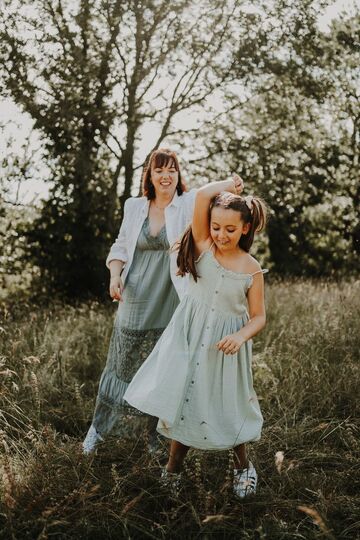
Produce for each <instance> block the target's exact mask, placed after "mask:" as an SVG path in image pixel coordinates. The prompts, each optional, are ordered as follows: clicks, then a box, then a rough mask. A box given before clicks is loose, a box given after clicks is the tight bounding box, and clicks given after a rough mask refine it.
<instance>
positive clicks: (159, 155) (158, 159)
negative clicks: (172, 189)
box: [142, 148, 187, 200]
mask: <svg viewBox="0 0 360 540" xmlns="http://www.w3.org/2000/svg"><path fill="white" fill-rule="evenodd" d="M168 165H171V166H173V167H175V169H176V170H177V172H178V173H179V178H178V183H177V186H176V191H177V193H178V195H181V194H182V193H183V192H184V191H187V189H186V185H185V183H184V181H183V179H182V176H181V171H180V166H179V161H178V158H177V155H176V153H175V152H173V151H172V150H169V149H167V148H158V149H157V150H154V152H153V153H152V154H151V156H150V158H149V161H148V163H147V165H146V166H145V168H144V175H143V181H142V193H143V195H144V196H145V197H147V198H148V199H150V200H151V199H155V197H156V193H155V188H154V185H153V183H152V181H151V169H152V168H153V169H156V168H157V167H167V166H168Z"/></svg>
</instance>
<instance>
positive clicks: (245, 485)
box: [233, 461, 257, 499]
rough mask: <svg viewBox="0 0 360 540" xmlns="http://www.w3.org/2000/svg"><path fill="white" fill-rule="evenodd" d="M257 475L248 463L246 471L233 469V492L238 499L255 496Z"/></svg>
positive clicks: (252, 466)
mask: <svg viewBox="0 0 360 540" xmlns="http://www.w3.org/2000/svg"><path fill="white" fill-rule="evenodd" d="M256 484H257V473H256V470H255V467H254V465H253V464H252V463H251V461H249V464H248V466H247V468H246V469H234V483H233V490H234V493H235V495H236V496H237V497H239V499H244V498H245V497H249V495H255V493H256Z"/></svg>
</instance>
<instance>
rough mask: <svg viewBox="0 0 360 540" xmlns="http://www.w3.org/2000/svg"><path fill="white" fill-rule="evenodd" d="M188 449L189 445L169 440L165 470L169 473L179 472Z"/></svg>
mask: <svg viewBox="0 0 360 540" xmlns="http://www.w3.org/2000/svg"><path fill="white" fill-rule="evenodd" d="M188 450H189V446H185V444H182V443H181V442H178V441H171V446H170V455H169V460H168V462H167V465H166V470H167V471H168V472H171V473H179V472H180V471H181V469H182V464H183V461H184V459H185V456H186V454H187V453H188Z"/></svg>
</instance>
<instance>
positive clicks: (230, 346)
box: [216, 334, 245, 354]
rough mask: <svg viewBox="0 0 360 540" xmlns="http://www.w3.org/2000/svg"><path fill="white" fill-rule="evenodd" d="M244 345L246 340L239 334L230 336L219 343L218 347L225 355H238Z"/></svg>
mask: <svg viewBox="0 0 360 540" xmlns="http://www.w3.org/2000/svg"><path fill="white" fill-rule="evenodd" d="M244 343H245V340H244V338H242V337H241V336H239V334H230V335H229V336H225V337H223V338H222V339H221V340H220V341H218V342H217V343H216V346H217V348H218V349H219V351H223V353H224V354H236V353H237V352H238V351H239V349H240V347H241V345H243V344H244Z"/></svg>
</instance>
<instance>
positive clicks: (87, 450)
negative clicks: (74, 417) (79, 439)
mask: <svg viewBox="0 0 360 540" xmlns="http://www.w3.org/2000/svg"><path fill="white" fill-rule="evenodd" d="M103 440H104V439H103V438H102V436H101V435H100V433H98V432H97V431H96V429H95V427H94V426H93V425H92V424H91V426H90V427H89V431H88V432H87V435H86V437H85V439H84V442H83V443H82V447H83V454H85V455H89V454H92V452H95V450H96V446H97V444H98V443H99V442H101V441H103Z"/></svg>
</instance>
